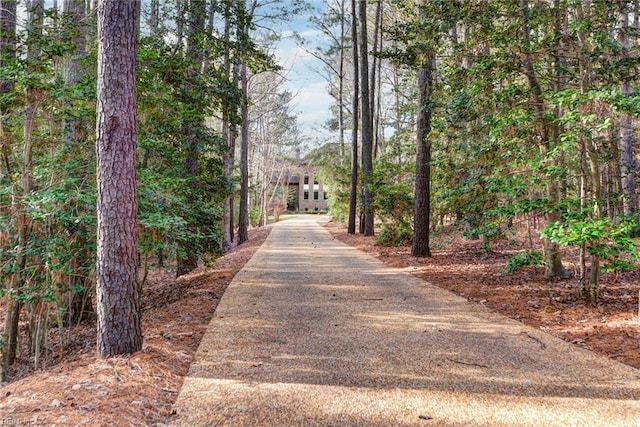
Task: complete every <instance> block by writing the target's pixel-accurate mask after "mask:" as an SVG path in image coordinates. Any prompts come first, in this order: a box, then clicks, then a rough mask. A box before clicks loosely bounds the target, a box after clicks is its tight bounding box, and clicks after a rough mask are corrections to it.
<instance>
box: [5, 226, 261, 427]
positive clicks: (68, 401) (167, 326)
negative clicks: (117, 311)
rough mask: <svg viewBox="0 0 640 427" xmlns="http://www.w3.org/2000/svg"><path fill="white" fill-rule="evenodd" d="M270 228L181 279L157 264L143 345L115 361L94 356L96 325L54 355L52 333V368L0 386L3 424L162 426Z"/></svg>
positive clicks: (147, 294) (147, 298)
mask: <svg viewBox="0 0 640 427" xmlns="http://www.w3.org/2000/svg"><path fill="white" fill-rule="evenodd" d="M269 231H270V229H268V228H263V229H256V230H252V231H250V233H249V237H250V239H249V241H248V242H246V243H244V244H243V245H241V246H238V247H235V248H233V249H232V250H231V251H230V252H229V253H228V254H226V255H225V256H224V257H222V258H220V259H218V260H217V261H216V262H215V264H214V265H213V266H211V267H209V268H204V267H203V268H200V269H198V270H197V271H195V272H193V273H191V274H189V275H187V276H183V277H181V278H179V279H175V276H174V273H173V272H170V271H167V270H155V271H153V272H152V273H151V274H150V276H149V279H148V285H147V286H146V287H145V290H144V297H143V332H144V344H143V350H142V351H140V352H138V353H136V354H134V355H132V356H130V357H117V358H113V359H109V360H102V359H98V358H96V356H95V326H94V324H93V322H87V324H86V325H81V326H79V327H78V328H76V329H75V330H73V331H72V333H71V335H72V337H73V342H72V343H71V346H72V348H73V351H70V352H69V351H68V352H65V353H59V354H56V352H57V351H58V350H57V347H59V346H58V345H57V344H58V341H57V338H56V333H55V331H52V334H51V337H50V340H49V344H50V346H51V347H50V348H51V350H50V351H51V354H50V359H51V360H50V362H49V366H48V367H47V369H46V370H43V371H39V372H28V370H27V366H28V360H22V367H20V366H18V369H17V370H16V371H15V372H14V374H15V375H16V376H21V377H22V378H21V379H18V380H16V381H14V382H11V383H9V384H5V385H3V386H2V387H1V388H0V425H23V424H24V425H91V426H113V425H127V426H149V425H164V424H166V423H168V422H169V419H170V418H171V411H172V409H171V407H172V405H173V403H174V402H175V399H176V397H177V396H178V391H179V390H180V387H181V386H182V382H183V379H184V377H185V375H186V374H187V372H188V370H189V366H190V365H191V361H192V360H193V356H194V354H195V352H196V350H197V348H198V346H199V344H200V340H201V339H202V336H203V334H204V331H205V329H206V327H207V325H208V324H209V321H210V320H211V317H212V316H213V312H214V310H215V308H216V307H217V305H218V302H219V301H220V298H221V297H222V294H223V293H224V291H225V289H226V287H227V285H228V284H229V283H230V282H231V279H232V278H233V277H234V276H235V274H236V273H237V272H238V271H240V269H241V268H242V267H243V266H244V264H245V263H246V262H247V261H248V260H249V259H250V258H251V256H252V255H253V254H254V252H255V251H256V250H257V249H258V248H259V247H260V245H261V244H262V243H263V242H264V240H265V239H266V237H267V236H268V234H269Z"/></svg>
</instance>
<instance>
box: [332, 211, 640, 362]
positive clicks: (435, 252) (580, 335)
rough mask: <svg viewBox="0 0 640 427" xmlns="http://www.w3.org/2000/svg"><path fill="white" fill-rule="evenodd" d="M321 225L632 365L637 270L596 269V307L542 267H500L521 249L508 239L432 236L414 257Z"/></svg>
mask: <svg viewBox="0 0 640 427" xmlns="http://www.w3.org/2000/svg"><path fill="white" fill-rule="evenodd" d="M327 228H328V230H329V231H330V232H331V233H332V234H333V235H334V236H335V237H336V238H337V239H339V240H341V241H342V242H344V243H347V244H349V245H351V246H354V247H356V248H358V249H359V250H361V251H364V252H367V253H369V254H371V255H373V256H375V257H376V258H378V259H380V260H381V261H383V262H384V263H385V264H387V265H389V266H392V267H396V268H401V269H405V270H406V271H408V272H410V273H412V274H414V275H416V276H418V277H421V278H423V279H425V280H427V281H428V282H429V283H432V284H434V285H436V286H439V287H440V288H443V289H447V290H449V291H451V292H453V293H455V294H457V295H460V296H463V297H465V298H467V299H468V300H469V301H473V302H477V303H481V304H483V305H486V306H487V307H489V308H491V309H493V310H495V311H497V312H499V313H501V314H503V315H505V316H508V317H511V318H513V319H516V320H519V321H521V322H523V323H525V324H527V325H529V326H533V327H535V328H539V329H541V330H543V331H545V332H548V333H550V334H552V335H554V336H556V337H558V338H561V339H563V340H565V341H568V342H570V343H573V344H575V345H578V346H580V347H582V348H585V349H589V350H592V351H594V352H596V353H599V354H602V355H605V356H607V357H609V358H611V359H614V360H617V361H619V362H622V363H625V364H627V365H630V366H633V367H635V368H640V319H639V317H638V295H639V291H640V268H637V269H636V270H634V271H627V272H623V273H603V274H602V275H601V278H600V298H599V300H598V303H597V304H596V305H592V304H591V303H589V302H587V301H585V300H584V299H581V298H579V297H578V292H577V283H576V279H575V278H569V279H565V280H558V279H554V280H548V279H545V278H544V269H543V268H542V267H525V268H523V269H521V270H519V271H517V272H516V273H514V274H508V273H507V272H506V271H505V267H506V262H507V260H508V259H509V258H510V257H511V256H513V255H514V254H515V253H516V252H518V251H519V250H522V249H526V247H525V246H524V245H523V244H522V242H523V241H526V239H525V238H518V236H515V237H513V238H510V239H504V240H501V241H498V242H493V243H492V244H491V250H490V251H489V252H487V251H484V250H483V249H482V248H481V243H480V241H469V240H465V239H461V238H458V237H453V235H446V234H443V235H438V236H435V237H434V238H433V240H432V256H431V257H429V258H415V257H412V256H411V255H410V252H411V248H410V247H409V246H401V247H385V246H377V245H376V244H375V242H374V238H373V237H365V236H363V235H360V234H355V235H352V234H347V233H346V229H345V228H344V227H343V226H342V225H338V224H334V223H330V224H329V225H328V227H327ZM565 263H566V267H567V268H569V269H570V271H574V269H575V266H577V265H578V263H577V259H576V256H575V254H573V253H571V251H567V253H565Z"/></svg>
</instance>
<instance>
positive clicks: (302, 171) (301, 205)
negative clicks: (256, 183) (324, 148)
mask: <svg viewBox="0 0 640 427" xmlns="http://www.w3.org/2000/svg"><path fill="white" fill-rule="evenodd" d="M291 169H292V171H291V172H290V173H289V174H288V175H287V176H285V177H284V180H285V182H286V185H287V188H288V197H287V210H288V211H289V212H299V213H304V212H318V211H326V210H327V209H328V208H329V205H328V203H327V202H328V198H329V194H328V189H327V187H326V186H325V185H324V183H323V182H322V180H321V179H320V178H319V177H318V175H316V174H315V170H314V168H313V166H309V165H305V164H301V165H298V166H296V167H295V168H291ZM274 183H275V182H274Z"/></svg>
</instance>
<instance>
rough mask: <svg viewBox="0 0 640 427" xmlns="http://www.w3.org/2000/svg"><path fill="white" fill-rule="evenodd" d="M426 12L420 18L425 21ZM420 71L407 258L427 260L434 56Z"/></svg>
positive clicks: (424, 9) (424, 10) (421, 13)
mask: <svg viewBox="0 0 640 427" xmlns="http://www.w3.org/2000/svg"><path fill="white" fill-rule="evenodd" d="M425 14H426V8H423V9H422V10H421V12H420V15H421V17H422V18H423V19H425V18H426V15H425ZM425 55H426V59H425V60H424V61H425V63H424V65H423V67H422V68H421V69H420V70H419V71H418V89H419V97H418V120H417V132H416V139H417V141H416V144H417V151H416V182H415V191H414V194H415V201H414V209H413V221H414V223H413V244H412V246H411V255H413V256H416V257H426V256H431V250H430V249H429V222H430V218H431V142H430V141H429V133H430V132H431V109H432V103H433V99H432V97H433V81H434V79H433V72H434V69H433V68H434V66H435V53H434V52H433V51H429V52H426V53H425Z"/></svg>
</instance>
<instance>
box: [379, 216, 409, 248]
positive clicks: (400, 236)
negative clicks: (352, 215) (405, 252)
mask: <svg viewBox="0 0 640 427" xmlns="http://www.w3.org/2000/svg"><path fill="white" fill-rule="evenodd" d="M412 238H413V230H412V229H411V225H410V224H409V223H408V222H398V223H386V224H384V226H383V227H382V230H381V231H380V232H379V233H378V234H377V235H376V240H375V242H376V245H380V246H404V245H406V244H408V243H410V242H411V239H412Z"/></svg>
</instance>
